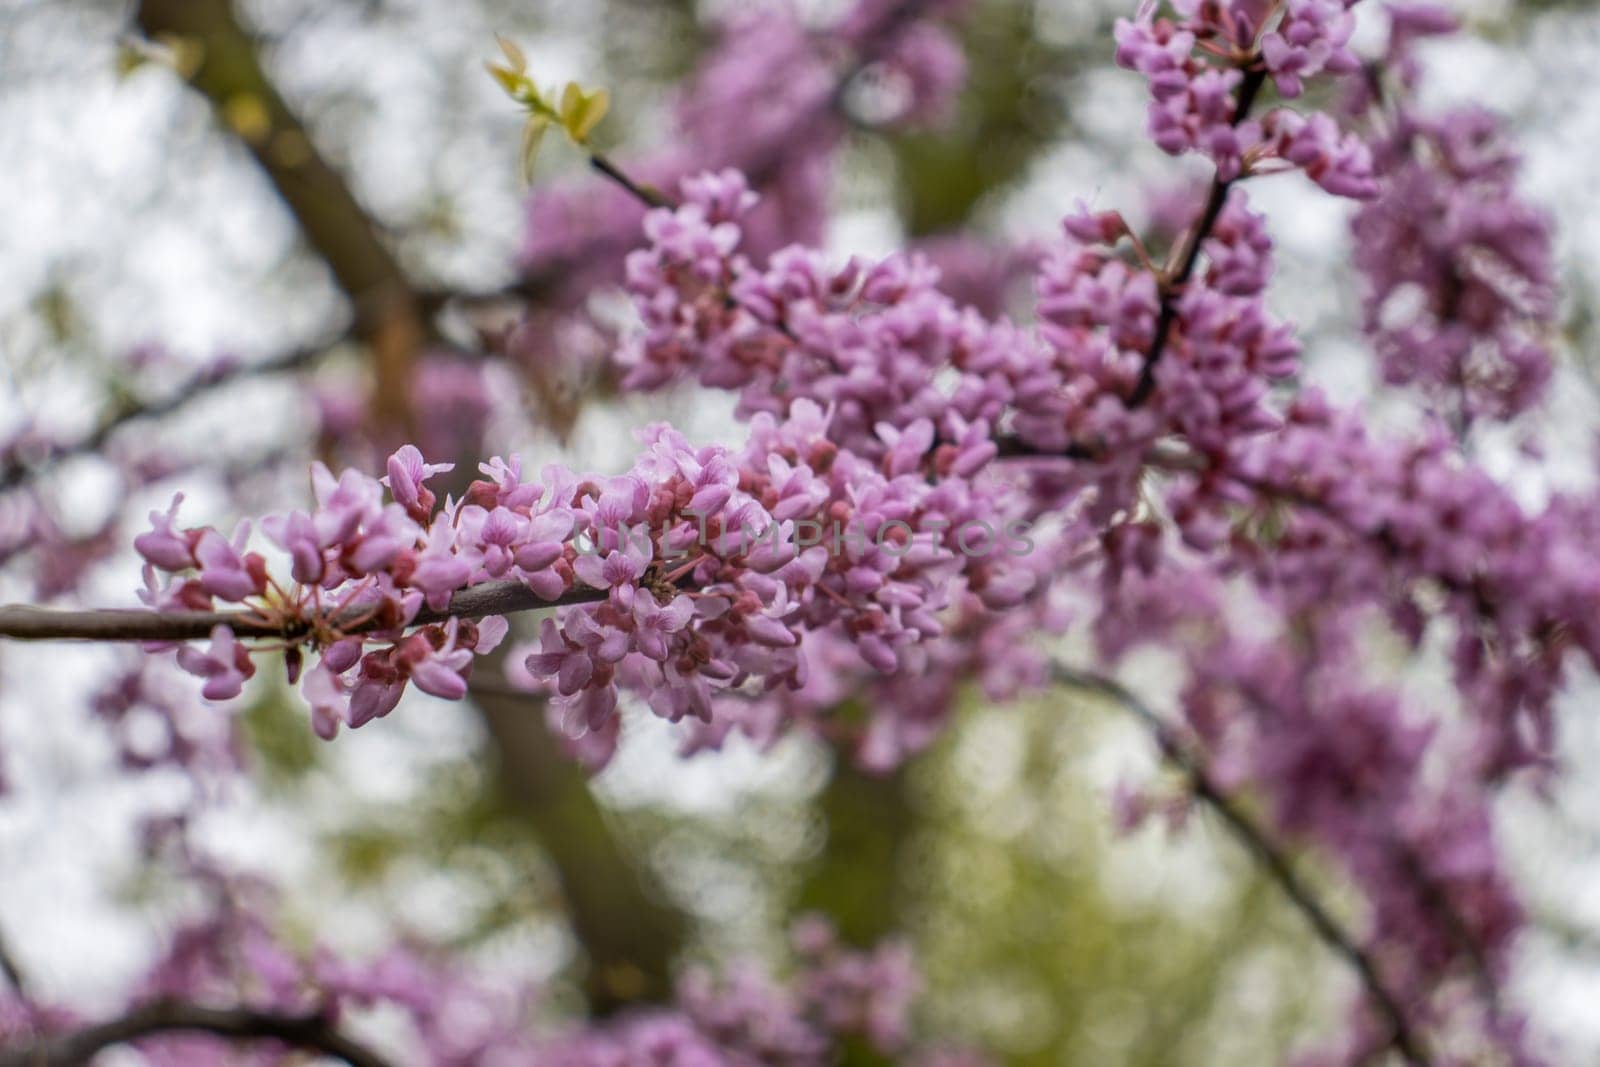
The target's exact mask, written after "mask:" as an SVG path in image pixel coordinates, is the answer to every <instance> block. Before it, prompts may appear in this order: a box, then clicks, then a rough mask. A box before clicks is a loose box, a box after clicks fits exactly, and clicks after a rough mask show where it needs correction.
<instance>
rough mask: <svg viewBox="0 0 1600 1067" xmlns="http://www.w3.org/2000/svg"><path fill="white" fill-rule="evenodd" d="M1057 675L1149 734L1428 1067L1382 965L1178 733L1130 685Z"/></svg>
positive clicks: (1392, 1031)
mask: <svg viewBox="0 0 1600 1067" xmlns="http://www.w3.org/2000/svg"><path fill="white" fill-rule="evenodd" d="M1052 673H1053V677H1054V678H1055V680H1056V681H1057V682H1059V683H1061V684H1062V685H1067V686H1071V687H1073V688H1075V689H1082V690H1086V691H1089V692H1093V693H1098V694H1099V695H1100V696H1103V697H1106V698H1108V699H1110V700H1111V701H1112V702H1114V703H1116V704H1117V705H1118V706H1120V707H1121V708H1123V709H1124V710H1125V711H1127V712H1128V713H1129V714H1131V715H1133V717H1134V718H1136V719H1138V720H1139V721H1140V723H1141V724H1142V725H1143V726H1144V727H1145V728H1146V729H1147V730H1149V731H1150V733H1151V734H1152V735H1153V736H1154V738H1155V741H1156V744H1157V745H1158V746H1160V748H1161V752H1162V755H1163V756H1165V757H1166V759H1167V760H1168V762H1170V763H1171V764H1172V765H1173V766H1175V767H1177V768H1178V770H1179V771H1181V772H1182V773H1183V775H1184V777H1185V778H1186V779H1187V784H1188V788H1189V791H1190V792H1191V793H1192V794H1193V795H1194V796H1195V798H1196V799H1198V800H1200V801H1201V802H1202V803H1203V804H1205V805H1206V806H1207V807H1209V808H1210V809H1211V810H1212V811H1213V812H1215V813H1216V815H1217V816H1218V817H1219V818H1220V819H1221V820H1222V822H1223V825H1224V826H1226V827H1227V829H1228V831H1229V832H1230V833H1231V834H1232V835H1233V837H1234V839H1235V840H1236V841H1238V842H1239V843H1240V844H1241V845H1243V846H1244V849H1245V851H1247V852H1249V853H1250V855H1251V856H1252V857H1253V858H1254V859H1255V860H1256V862H1258V863H1259V864H1260V865H1261V867H1262V869H1263V870H1264V871H1265V872H1266V874H1267V876H1268V877H1269V878H1271V879H1272V881H1273V882H1274V883H1276V884H1277V886H1278V888H1279V889H1281V890H1282V891H1283V895H1284V896H1285V897H1287V898H1288V900H1289V903H1290V904H1292V905H1293V906H1294V908H1295V910H1297V911H1298V912H1299V913H1300V914H1301V915H1302V916H1303V917H1304V918H1305V920H1306V922H1307V923H1309V924H1310V926H1311V929H1312V931H1313V932H1315V933H1316V935H1317V937H1318V938H1319V939H1320V940H1321V941H1322V943H1323V944H1325V945H1326V946H1328V948H1330V949H1332V950H1333V952H1334V953H1335V954H1336V955H1338V956H1339V957H1341V958H1342V959H1343V960H1344V961H1345V962H1346V963H1348V964H1349V965H1350V967H1351V969H1352V970H1354V971H1355V973H1356V976H1357V977H1358V978H1359V979H1360V980H1361V984H1362V986H1363V988H1364V989H1365V990H1366V993H1367V996H1368V998H1369V999H1370V1000H1371V1001H1372V1003H1373V1005H1374V1006H1375V1007H1376V1008H1377V1010H1378V1012H1379V1013H1380V1014H1381V1015H1382V1016H1383V1018H1384V1021H1385V1022H1386V1023H1387V1024H1388V1028H1389V1039H1390V1044H1391V1045H1392V1046H1393V1047H1394V1049H1395V1051H1397V1052H1399V1053H1400V1055H1401V1056H1402V1057H1404V1058H1405V1060H1406V1062H1407V1063H1410V1064H1413V1065H1419V1067H1421V1065H1427V1064H1429V1063H1431V1062H1432V1061H1431V1060H1430V1059H1429V1058H1428V1055H1427V1053H1426V1051H1424V1047H1423V1044H1422V1040H1421V1038H1420V1037H1419V1036H1418V1035H1416V1034H1415V1033H1413V1032H1412V1029H1411V1025H1410V1023H1408V1022H1407V1021H1406V1013H1405V1009H1404V1007H1403V1006H1402V1005H1401V1002H1400V998H1399V996H1398V995H1397V994H1396V993H1395V992H1394V991H1393V990H1391V989H1390V988H1389V986H1388V983H1386V982H1385V981H1384V979H1383V976H1382V975H1380V974H1379V973H1378V967H1377V964H1376V963H1375V962H1374V961H1373V959H1372V957H1371V956H1370V955H1369V954H1368V953H1367V951H1366V950H1365V949H1363V948H1362V947H1361V945H1360V944H1359V943H1358V942H1357V940H1356V938H1355V936H1354V935H1353V934H1351V933H1350V931H1348V930H1346V929H1345V928H1344V926H1343V925H1342V924H1341V923H1340V922H1339V920H1338V919H1336V918H1334V916H1333V913H1332V912H1331V911H1329V910H1328V907H1327V905H1325V904H1324V903H1323V902H1322V899H1321V898H1320V897H1319V896H1318V895H1317V892H1316V890H1314V889H1313V888H1312V887H1311V885H1310V884H1309V883H1308V882H1306V880H1305V879H1304V878H1302V877H1301V875H1300V873H1299V872H1298V871H1297V870H1296V869H1295V866H1294V864H1293V863H1292V862H1291V861H1290V859H1289V857H1288V855H1287V854H1286V853H1285V852H1284V851H1283V849H1282V848H1281V846H1279V845H1278V843H1277V842H1275V841H1273V840H1272V838H1271V836H1270V835H1269V834H1268V833H1267V831H1266V830H1265V829H1263V828H1262V827H1261V826H1260V825H1258V824H1257V823H1256V821H1255V819H1253V818H1252V817H1251V816H1250V815H1249V814H1248V813H1246V812H1245V810H1244V809H1243V808H1242V807H1241V806H1240V805H1239V804H1238V802H1237V801H1235V800H1234V798H1233V797H1231V796H1230V795H1229V794H1228V793H1227V792H1225V791H1224V790H1223V789H1222V788H1221V787H1220V786H1218V785H1217V784H1216V782H1215V781H1214V780H1213V779H1212V778H1211V774H1210V771H1209V769H1208V768H1207V767H1206V765H1205V763H1204V761H1203V760H1202V759H1201V757H1200V756H1199V755H1197V754H1196V753H1194V752H1192V751H1190V749H1189V748H1188V746H1186V745H1184V744H1183V742H1182V741H1180V740H1179V738H1178V737H1177V736H1176V735H1175V734H1174V733H1173V731H1172V730H1171V728H1170V727H1168V726H1167V724H1166V722H1165V720H1163V719H1162V717H1161V716H1160V715H1158V714H1156V712H1155V711H1154V710H1153V709H1152V708H1151V707H1150V706H1149V705H1147V704H1146V703H1144V701H1142V700H1140V699H1139V697H1137V696H1136V695H1134V694H1133V693H1132V692H1131V691H1129V690H1128V689H1127V687H1125V686H1123V685H1122V684H1121V683H1120V682H1118V681H1116V680H1115V679H1113V678H1108V677H1106V676H1105V675H1101V674H1094V673H1091V672H1087V671H1080V670H1075V669H1073V668H1071V667H1067V666H1062V665H1057V666H1056V667H1055V668H1054V670H1053V672H1052Z"/></svg>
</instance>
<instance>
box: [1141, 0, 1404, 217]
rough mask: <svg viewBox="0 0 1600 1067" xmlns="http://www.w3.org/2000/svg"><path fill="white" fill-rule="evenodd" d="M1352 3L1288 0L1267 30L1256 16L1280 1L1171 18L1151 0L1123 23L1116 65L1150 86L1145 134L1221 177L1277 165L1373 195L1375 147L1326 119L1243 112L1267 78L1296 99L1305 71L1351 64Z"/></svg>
mask: <svg viewBox="0 0 1600 1067" xmlns="http://www.w3.org/2000/svg"><path fill="white" fill-rule="evenodd" d="M1353 3H1354V0H1349V2H1342V0H1291V2H1290V3H1288V4H1286V5H1284V8H1285V10H1284V12H1283V15H1282V17H1281V18H1280V19H1279V20H1278V22H1277V23H1276V24H1275V25H1273V26H1272V28H1271V29H1270V30H1268V29H1267V27H1266V26H1263V25H1262V22H1261V19H1262V15H1263V14H1268V15H1269V19H1270V13H1271V12H1274V11H1276V10H1277V9H1278V7H1279V5H1276V4H1274V5H1271V7H1270V8H1269V7H1267V5H1264V4H1259V3H1255V2H1253V0H1231V2H1226V3H1209V2H1208V3H1180V4H1176V5H1175V6H1176V7H1177V9H1178V15H1179V17H1178V18H1177V20H1176V21H1175V20H1173V19H1170V18H1167V17H1165V16H1160V17H1158V15H1157V10H1158V7H1159V5H1158V4H1157V3H1154V2H1147V3H1145V4H1144V5H1142V7H1141V8H1140V11H1139V14H1138V17H1137V18H1134V19H1121V20H1119V21H1118V22H1117V30H1116V33H1117V63H1118V64H1119V65H1121V66H1123V67H1126V68H1128V69H1129V70H1135V71H1138V72H1139V73H1140V74H1143V75H1144V76H1145V77H1146V78H1147V79H1148V80H1149V83H1150V96H1151V104H1150V116H1149V132H1150V137H1151V139H1152V140H1154V141H1155V143H1156V144H1157V145H1158V146H1160V147H1161V148H1162V150H1164V151H1166V152H1168V153H1171V154H1172V155H1180V154H1182V153H1185V152H1200V153H1202V154H1204V155H1205V156H1207V157H1209V158H1210V159H1211V160H1212V162H1213V163H1215V164H1216V168H1217V177H1218V179H1219V180H1220V181H1224V182H1228V181H1233V180H1234V179H1236V178H1238V177H1239V176H1241V175H1242V174H1245V173H1247V172H1251V171H1259V170H1261V169H1262V164H1263V163H1266V162H1269V161H1277V162H1278V163H1279V164H1280V165H1281V166H1288V167H1292V168H1297V169H1300V170H1304V171H1305V172H1306V174H1307V175H1308V176H1309V177H1310V178H1311V179H1312V180H1313V181H1315V182H1316V183H1317V184H1318V185H1320V186H1322V187H1323V188H1324V189H1326V190H1327V191H1328V192H1330V193H1333V194H1334V195H1336V196H1349V197H1356V198H1362V197H1368V196H1371V195H1372V194H1373V192H1374V191H1375V186H1374V183H1373V178H1372V157H1371V153H1370V152H1369V151H1368V149H1367V147H1366V145H1365V144H1363V143H1362V142H1361V140H1360V139H1359V138H1357V137H1355V136H1354V135H1353V134H1348V133H1345V132H1343V131H1341V130H1340V129H1339V127H1338V124H1337V123H1336V122H1335V121H1334V120H1333V119H1332V118H1331V117H1330V116H1328V115H1326V114H1323V113H1320V112H1318V113H1314V114H1312V115H1311V116H1309V117H1305V116H1302V115H1299V114H1298V113H1295V112H1292V111H1289V110H1287V109H1279V110H1276V111H1273V112H1271V113H1270V114H1268V115H1267V116H1266V117H1265V118H1264V119H1262V120H1260V121H1257V120H1253V119H1251V118H1250V114H1249V113H1250V107H1251V104H1252V103H1253V101H1254V98H1255V96H1256V94H1257V92H1258V91H1259V89H1260V87H1261V83H1262V81H1263V80H1264V79H1265V78H1267V77H1268V76H1270V77H1271V78H1272V80H1273V81H1274V82H1275V84H1276V85H1277V87H1278V91H1279V92H1280V93H1282V94H1283V95H1284V96H1286V97H1292V96H1299V95H1300V93H1301V92H1302V91H1303V89H1304V79H1305V78H1307V77H1310V76H1313V75H1317V74H1323V73H1328V74H1342V73H1348V72H1350V71H1352V70H1354V69H1356V68H1357V66H1358V64H1357V61H1356V59H1355V56H1354V55H1353V54H1352V53H1351V52H1350V50H1349V48H1348V42H1349V40H1350V35H1351V33H1352V31H1353V29H1354V17H1353V16H1352V15H1351V14H1350V12H1349V11H1348V10H1346V9H1347V8H1349V7H1351V6H1353ZM1264 30H1266V32H1265V33H1263V31H1264Z"/></svg>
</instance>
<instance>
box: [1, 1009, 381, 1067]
mask: <svg viewBox="0 0 1600 1067" xmlns="http://www.w3.org/2000/svg"><path fill="white" fill-rule="evenodd" d="M185 1032H186V1033H199V1034H210V1035H212V1036H215V1037H223V1038H228V1039H230V1040H234V1041H278V1042H281V1043H283V1044H285V1045H291V1046H293V1047H295V1048H300V1049H306V1050H308V1051H313V1052H320V1053H323V1054H324V1055H328V1056H333V1057H335V1058H337V1059H341V1060H343V1061H344V1062H346V1063H348V1064H351V1065H352V1067H388V1061H387V1060H385V1059H384V1058H383V1057H382V1056H379V1055H378V1054H377V1053H376V1052H373V1051H372V1050H371V1049H369V1048H367V1047H366V1046H365V1045H363V1044H361V1043H360V1042H358V1041H356V1040H355V1039H354V1038H351V1037H348V1036H346V1035H345V1034H343V1033H341V1032H340V1031H339V1030H338V1029H337V1028H335V1027H334V1025H333V1024H332V1023H331V1022H329V1021H328V1020H327V1019H326V1018H325V1017H323V1016H322V1015H319V1014H313V1015H282V1014H274V1013H271V1012H265V1011H256V1010H254V1009H250V1008H210V1007H205V1006H203V1005H199V1004H190V1003H186V1002H183V1001H172V1000H163V1001H156V1002H155V1003H152V1004H147V1005H144V1006H143V1007H139V1008H135V1009H133V1010H132V1011H130V1012H128V1014H126V1015H123V1016H121V1017H119V1018H116V1019H111V1020H108V1021H106V1022H103V1023H96V1024H94V1025H91V1026H86V1027H84V1028H82V1029H79V1030H72V1031H69V1032H67V1033H64V1034H57V1035H54V1036H49V1037H40V1038H38V1039H36V1040H33V1041H29V1042H22V1043H18V1044H14V1045H12V1046H10V1047H8V1048H5V1049H0V1067H47V1065H48V1067H69V1065H77V1064H86V1063H88V1062H89V1061H90V1060H91V1059H92V1058H93V1057H94V1056H95V1055H96V1054H97V1053H99V1052H101V1051H102V1050H104V1049H106V1048H109V1047H111V1046H113V1045H121V1044H126V1043H127V1042H129V1041H138V1040H140V1039H142V1038H148V1037H154V1036H156V1035H158V1034H165V1033H185Z"/></svg>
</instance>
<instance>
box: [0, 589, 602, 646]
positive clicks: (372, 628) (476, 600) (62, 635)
mask: <svg viewBox="0 0 1600 1067" xmlns="http://www.w3.org/2000/svg"><path fill="white" fill-rule="evenodd" d="M605 598H606V590H604V589H590V588H588V587H586V586H578V587H575V588H574V589H572V590H570V591H569V592H567V593H564V594H562V595H561V596H559V597H557V598H556V599H554V600H545V599H543V598H542V597H540V596H539V595H538V594H537V593H535V592H534V591H533V590H532V589H529V588H528V587H527V586H525V585H523V584H522V583H521V582H517V581H512V580H509V579H508V580H505V581H498V582H484V583H482V584H481V585H474V586H469V587H468V588H466V589H462V590H459V591H458V592H457V593H456V594H455V596H453V597H451V598H450V603H449V605H448V606H447V607H445V609H444V610H443V611H434V610H432V609H430V608H423V609H422V611H420V612H418V613H417V617H416V618H414V619H412V620H411V621H410V622H409V623H407V624H406V625H407V626H425V625H427V624H429V623H435V622H443V621H444V620H446V619H450V618H460V619H481V618H483V617H484V616H485V615H513V614H516V613H518V612H523V611H539V610H541V609H544V608H559V607H566V606H568V605H571V604H592V603H595V602H596V601H600V600H604V599H605ZM368 613H369V612H368V609H367V608H365V607H353V608H348V609H346V610H345V611H344V612H342V613H341V614H340V615H338V616H335V617H334V618H333V619H332V620H331V621H332V623H333V625H335V626H336V627H338V628H339V629H340V630H342V631H343V632H345V633H351V634H360V633H373V632H376V631H380V630H385V629H393V628H394V624H393V623H392V622H386V621H385V620H384V619H382V618H370V619H369V618H363V616H365V615H367V614H368ZM340 619H344V620H346V621H345V623H344V624H342V625H341V623H340ZM218 626H226V627H228V628H229V629H230V630H232V631H233V632H234V635H235V636H237V637H273V638H281V639H283V640H287V641H294V640H298V639H299V638H302V637H305V636H306V635H307V634H308V633H310V631H311V624H310V623H309V622H308V621H307V620H305V619H289V620H287V621H274V620H269V619H264V618H262V617H261V616H260V615H258V614H256V613H254V612H251V611H142V610H139V609H137V608H128V609H117V608H111V609H99V610H94V609H91V610H86V611H58V610H54V609H51V608H36V607H29V606H27V605H23V604H8V605H5V606H3V607H0V638H10V639H12V640H16V641H62V640H80V641H193V640H198V639H201V638H205V637H209V636H210V635H211V631H212V630H213V629H215V628H216V627H218Z"/></svg>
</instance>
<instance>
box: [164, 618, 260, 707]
mask: <svg viewBox="0 0 1600 1067" xmlns="http://www.w3.org/2000/svg"><path fill="white" fill-rule="evenodd" d="M178 665H179V666H180V667H182V668H183V669H184V670H186V671H188V672H189V673H190V674H193V675H195V676H196V677H199V678H204V679H205V680H206V684H205V685H204V686H203V687H201V690H200V691H201V693H202V694H203V695H204V696H205V698H206V699H207V700H232V699H233V698H234V697H236V696H238V695H239V694H240V693H241V692H243V691H244V683H245V682H246V681H247V680H248V679H249V678H250V677H251V676H252V675H254V674H255V673H256V666H255V664H254V663H252V662H251V660H250V650H249V649H248V648H246V647H245V646H243V645H241V644H239V643H238V642H237V641H236V640H234V636H233V631H232V630H230V629H228V628H227V627H226V626H223V625H221V624H218V625H217V626H216V627H215V628H214V629H213V630H212V631H211V645H210V647H208V648H207V649H206V650H205V651H204V652H202V651H201V650H199V649H197V648H195V647H194V646H193V645H184V646H183V647H181V648H179V649H178Z"/></svg>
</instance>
